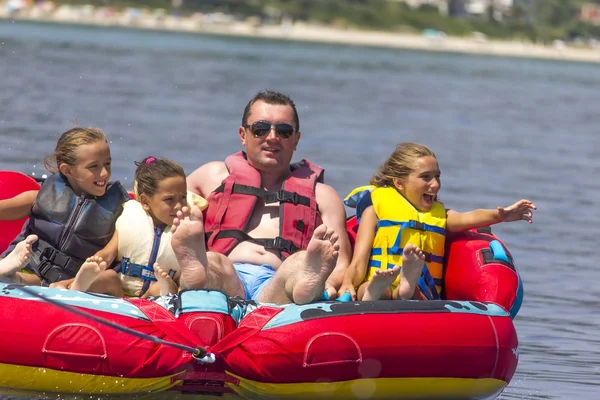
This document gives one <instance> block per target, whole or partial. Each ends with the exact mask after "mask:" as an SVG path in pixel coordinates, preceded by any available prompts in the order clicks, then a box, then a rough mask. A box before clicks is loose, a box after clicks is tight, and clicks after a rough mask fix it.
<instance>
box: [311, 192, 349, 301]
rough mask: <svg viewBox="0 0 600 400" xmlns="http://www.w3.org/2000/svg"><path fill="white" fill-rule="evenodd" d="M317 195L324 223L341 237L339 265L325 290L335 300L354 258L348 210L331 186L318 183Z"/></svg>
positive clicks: (328, 279) (326, 284)
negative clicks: (348, 228)
mask: <svg viewBox="0 0 600 400" xmlns="http://www.w3.org/2000/svg"><path fill="white" fill-rule="evenodd" d="M315 195H316V197H317V204H318V205H319V212H320V213H321V219H322V220H323V223H324V224H325V225H327V227H329V228H331V229H333V230H334V231H335V233H337V234H338V236H339V239H338V243H339V245H340V250H339V255H338V259H337V263H336V265H335V268H334V269H333V272H332V273H331V275H329V278H327V282H325V290H326V291H327V293H328V294H329V298H330V299H333V298H335V297H336V296H337V291H338V289H339V288H340V287H341V286H342V282H343V281H344V275H345V274H346V269H347V268H348V265H349V264H350V258H351V257H352V254H351V253H352V252H351V247H350V241H349V240H348V233H347V232H346V210H345V209H344V204H343V203H342V199H340V196H339V195H338V194H337V192H336V191H335V190H334V189H333V188H332V187H331V186H328V185H325V184H322V183H317V187H316V188H315Z"/></svg>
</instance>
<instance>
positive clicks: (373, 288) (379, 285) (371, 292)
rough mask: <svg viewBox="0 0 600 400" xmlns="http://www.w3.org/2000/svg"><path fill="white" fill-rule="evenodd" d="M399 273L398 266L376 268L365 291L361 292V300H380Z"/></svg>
mask: <svg viewBox="0 0 600 400" xmlns="http://www.w3.org/2000/svg"><path fill="white" fill-rule="evenodd" d="M399 274H400V267H399V266H397V265H396V266H395V267H394V268H391V269H386V270H383V271H382V270H377V271H375V275H373V277H372V278H371V280H369V282H367V285H366V287H365V292H364V294H363V298H362V300H363V301H374V300H380V299H381V297H382V296H383V293H384V292H385V289H387V288H388V287H389V286H390V285H391V284H392V283H394V281H395V280H396V278H397V277H398V275H399Z"/></svg>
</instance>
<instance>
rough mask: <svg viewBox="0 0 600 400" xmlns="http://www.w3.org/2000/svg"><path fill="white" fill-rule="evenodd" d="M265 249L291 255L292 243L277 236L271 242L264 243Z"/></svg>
mask: <svg viewBox="0 0 600 400" xmlns="http://www.w3.org/2000/svg"><path fill="white" fill-rule="evenodd" d="M264 247H265V249H275V250H279V251H285V252H286V253H290V254H291V253H293V251H292V242H290V241H289V240H285V239H284V238H282V237H281V236H277V237H276V238H275V239H273V240H272V241H269V242H266V243H265V245H264Z"/></svg>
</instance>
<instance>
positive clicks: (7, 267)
mask: <svg viewBox="0 0 600 400" xmlns="http://www.w3.org/2000/svg"><path fill="white" fill-rule="evenodd" d="M36 240H38V237H37V236H36V235H29V236H27V237H26V238H25V240H23V241H22V242H19V243H17V245H16V246H15V248H14V250H13V251H11V252H10V254H8V255H7V256H6V257H5V258H4V259H2V260H0V276H2V277H4V278H6V279H9V280H11V281H14V282H15V281H17V280H18V279H17V272H18V271H20V270H21V269H22V268H23V267H25V266H26V265H27V263H28V262H29V258H30V257H31V245H32V244H34V243H35V242H36Z"/></svg>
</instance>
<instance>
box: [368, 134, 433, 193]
mask: <svg viewBox="0 0 600 400" xmlns="http://www.w3.org/2000/svg"><path fill="white" fill-rule="evenodd" d="M427 156H431V157H433V158H436V156H435V154H434V152H433V151H431V149H429V148H428V147H427V146H425V145H422V144H419V143H410V142H407V143H400V144H399V145H397V146H396V150H394V151H393V152H392V154H391V155H390V156H389V157H388V159H387V160H385V162H384V163H383V165H381V166H380V167H379V169H378V170H377V171H376V172H375V174H373V176H372V177H371V182H370V183H371V185H373V186H377V187H384V186H393V185H394V178H396V179H400V180H404V179H406V178H407V177H408V176H409V175H410V174H411V173H412V172H413V171H414V168H415V162H416V161H417V160H418V159H419V158H421V157H427Z"/></svg>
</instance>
